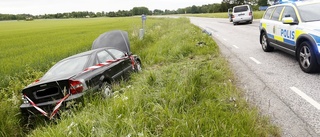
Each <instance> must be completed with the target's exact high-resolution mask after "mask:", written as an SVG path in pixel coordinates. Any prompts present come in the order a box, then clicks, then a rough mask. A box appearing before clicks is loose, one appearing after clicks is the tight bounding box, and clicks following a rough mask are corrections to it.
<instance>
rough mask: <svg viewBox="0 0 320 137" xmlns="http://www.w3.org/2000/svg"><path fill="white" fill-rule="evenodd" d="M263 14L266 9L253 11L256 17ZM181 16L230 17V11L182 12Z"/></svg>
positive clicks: (258, 17) (260, 16) (259, 17)
mask: <svg viewBox="0 0 320 137" xmlns="http://www.w3.org/2000/svg"><path fill="white" fill-rule="evenodd" d="M263 14H264V11H253V18H254V19H261V18H262V16H263ZM180 16H187V17H206V18H228V12H219V13H203V14H180Z"/></svg>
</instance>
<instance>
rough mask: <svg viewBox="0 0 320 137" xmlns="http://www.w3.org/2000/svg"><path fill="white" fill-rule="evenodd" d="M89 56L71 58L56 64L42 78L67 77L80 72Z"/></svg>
mask: <svg viewBox="0 0 320 137" xmlns="http://www.w3.org/2000/svg"><path fill="white" fill-rule="evenodd" d="M88 58H89V56H80V57H76V58H71V59H68V60H65V61H62V62H58V63H57V64H55V65H54V66H53V67H52V68H51V69H50V70H49V71H48V72H47V73H46V74H45V75H44V76H43V77H42V78H41V79H42V80H45V79H51V78H55V77H67V76H73V75H76V74H79V73H80V72H82V71H83V69H84V67H85V64H86V63H87V61H88Z"/></svg>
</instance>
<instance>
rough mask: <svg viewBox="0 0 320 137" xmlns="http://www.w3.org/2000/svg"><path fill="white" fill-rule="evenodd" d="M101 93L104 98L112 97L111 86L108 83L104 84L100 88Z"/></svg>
mask: <svg viewBox="0 0 320 137" xmlns="http://www.w3.org/2000/svg"><path fill="white" fill-rule="evenodd" d="M101 92H102V96H103V97H104V98H108V97H112V95H113V93H112V86H111V84H110V83H108V82H104V83H103V84H102V86H101Z"/></svg>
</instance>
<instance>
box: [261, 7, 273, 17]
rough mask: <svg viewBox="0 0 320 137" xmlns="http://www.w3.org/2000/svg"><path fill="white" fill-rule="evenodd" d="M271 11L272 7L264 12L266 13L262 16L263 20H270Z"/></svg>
mask: <svg viewBox="0 0 320 137" xmlns="http://www.w3.org/2000/svg"><path fill="white" fill-rule="evenodd" d="M273 10H274V7H273V8H269V9H268V10H267V11H266V13H265V14H264V16H263V18H264V19H270V15H271V14H272V12H273Z"/></svg>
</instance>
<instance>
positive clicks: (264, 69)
mask: <svg viewBox="0 0 320 137" xmlns="http://www.w3.org/2000/svg"><path fill="white" fill-rule="evenodd" d="M190 21H191V23H193V24H195V25H197V26H199V27H200V28H202V29H205V30H207V31H209V32H211V33H212V37H213V39H214V40H215V41H216V42H217V44H218V45H219V48H220V51H221V53H222V54H223V55H224V56H225V57H226V59H227V60H228V61H229V62H230V65H231V66H232V69H233V72H234V74H235V75H236V78H237V83H238V84H239V87H241V88H242V89H243V90H244V91H245V93H246V95H247V99H248V101H249V102H252V103H253V104H255V105H256V106H258V107H259V109H260V110H261V112H262V114H264V115H269V116H270V118H271V121H272V122H273V123H275V124H276V125H278V126H279V127H281V130H282V135H283V136H297V137H307V136H320V104H319V103H320V79H319V76H320V73H317V74H307V73H304V72H303V71H302V70H301V69H300V67H299V64H298V62H297V61H296V60H295V58H294V57H293V56H291V55H288V54H286V53H284V52H281V51H279V50H275V51H274V52H270V53H267V52H264V51H263V50H262V49H261V45H260V42H259V35H260V34H259V20H254V22H253V23H252V24H243V25H236V26H234V25H233V24H232V22H229V21H228V19H213V18H197V17H190Z"/></svg>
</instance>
